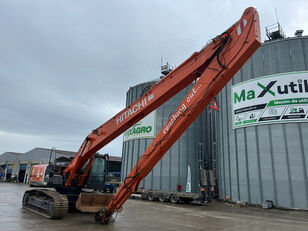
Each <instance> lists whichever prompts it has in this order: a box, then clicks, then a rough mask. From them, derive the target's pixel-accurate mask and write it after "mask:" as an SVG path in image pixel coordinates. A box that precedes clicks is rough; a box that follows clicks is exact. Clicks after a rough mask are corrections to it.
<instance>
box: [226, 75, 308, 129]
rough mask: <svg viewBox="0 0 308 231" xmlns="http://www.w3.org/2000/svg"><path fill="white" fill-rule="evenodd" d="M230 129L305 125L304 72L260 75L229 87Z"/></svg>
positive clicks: (307, 80)
mask: <svg viewBox="0 0 308 231" xmlns="http://www.w3.org/2000/svg"><path fill="white" fill-rule="evenodd" d="M231 94H232V114H233V128H234V129H235V128H239V127H246V126H251V125H259V124H269V123H283V122H308V116H307V114H308V113H307V112H308V72H306V71H305V72H289V73H281V74H276V75H271V76H264V77H261V78H257V79H252V80H248V81H245V82H242V83H239V84H236V85H234V86H232V90H231Z"/></svg>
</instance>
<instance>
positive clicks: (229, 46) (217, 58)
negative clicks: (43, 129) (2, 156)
mask: <svg viewBox="0 0 308 231" xmlns="http://www.w3.org/2000/svg"><path fill="white" fill-rule="evenodd" d="M260 45H261V36H260V26H259V16H258V12H257V11H256V9H254V8H253V7H250V8H247V9H246V10H245V11H244V13H243V15H242V17H241V18H240V20H238V21H237V22H236V23H235V24H233V25H232V26H231V27H230V28H229V29H227V30H226V31H224V32H223V33H222V34H220V35H218V36H216V37H215V38H213V39H211V40H210V41H209V42H208V43H207V45H206V46H205V47H203V48H202V49H201V50H200V51H199V52H195V53H193V54H192V55H191V57H189V58H188V59H187V60H186V61H185V62H183V63H182V64H181V65H180V66H178V67H177V68H176V69H175V70H173V71H172V72H170V73H169V74H168V75H166V76H165V77H164V78H162V79H161V80H160V81H159V82H157V83H155V84H154V85H152V86H151V87H150V88H149V89H148V91H147V92H146V93H144V94H143V95H142V96H141V97H140V98H139V99H137V100H136V101H135V102H134V103H132V104H131V105H129V106H128V107H126V108H125V109H124V110H122V111H121V112H119V113H118V114H116V115H115V116H114V117H113V118H111V119H110V120H108V121H107V122H106V123H104V124H103V125H101V126H100V127H98V128H97V129H94V130H93V131H92V132H91V134H89V135H88V136H87V137H86V139H85V140H84V142H83V143H82V145H81V147H80V149H79V150H78V152H77V154H76V156H75V157H74V159H73V160H72V161H71V162H70V163H69V165H68V166H66V167H63V168H61V167H54V168H53V169H58V170H57V171H56V170H55V171H54V172H53V173H52V174H49V178H48V180H49V181H50V183H49V185H50V187H52V188H55V190H49V189H34V190H29V191H26V192H25V195H24V198H23V206H24V207H25V208H28V209H31V210H33V211H35V212H38V213H40V214H43V215H45V216H47V217H49V218H61V217H63V216H64V215H65V214H66V213H67V209H68V204H69V202H76V205H77V207H79V208H90V207H91V206H92V207H95V209H92V210H91V209H89V211H92V212H93V211H94V212H96V215H95V220H96V222H97V223H101V224H108V223H109V222H111V221H113V218H112V217H113V214H115V213H117V212H118V211H119V210H121V208H122V205H123V204H124V203H125V201H126V200H127V199H128V198H129V197H130V195H131V194H132V193H134V192H135V191H136V190H137V189H138V186H139V183H140V182H141V180H142V179H143V178H144V177H145V176H147V174H148V173H149V172H150V171H151V170H152V169H153V167H154V166H155V164H156V163H157V162H158V161H159V160H160V159H161V158H162V157H163V155H164V154H165V153H166V152H167V151H168V149H169V148H170V147H171V146H172V145H173V144H174V143H175V141H176V140H177V139H178V138H179V137H180V136H181V135H182V133H183V132H184V131H185V130H186V129H187V128H188V127H189V125H190V124H191V123H192V122H193V121H194V120H195V119H196V118H197V117H198V115H199V114H200V113H201V112H202V111H203V110H204V109H205V108H206V107H207V105H209V103H210V102H211V101H212V100H213V99H214V98H215V96H216V95H217V94H218V93H219V92H220V91H221V89H222V88H223V87H224V86H225V85H226V84H227V83H228V82H229V81H230V79H231V78H232V77H233V76H234V75H235V73H236V72H237V71H238V70H239V69H240V68H241V67H242V66H243V65H244V63H245V62H246V61H247V60H248V59H249V57H250V56H251V55H252V54H253V53H254V52H255V51H256V50H257V48H258V47H259V46H260ZM191 83H194V86H193V87H192V88H191V90H190V91H189V93H188V94H187V96H186V97H185V98H184V100H183V101H182V103H181V104H180V105H179V106H178V108H177V109H176V110H175V111H174V113H173V114H172V115H171V117H170V119H169V120H168V121H167V123H166V124H165V125H164V127H163V129H162V130H161V131H160V132H159V134H158V135H157V136H156V138H155V139H154V140H153V142H152V144H151V145H150V146H149V147H148V149H147V150H146V151H145V153H144V154H143V155H142V156H141V157H140V158H139V160H138V161H137V164H136V165H135V167H134V168H133V169H132V171H131V172H130V173H129V175H128V176H127V177H126V178H125V179H124V181H123V183H122V185H121V186H120V187H119V188H118V190H117V192H116V193H115V195H114V196H113V197H112V196H109V197H108V196H107V195H105V194H100V193H92V194H91V193H87V192H83V191H82V189H83V188H84V186H85V184H86V183H85V182H86V181H87V178H88V177H89V171H90V170H91V166H92V164H93V162H94V161H95V160H96V157H97V155H95V154H96V153H97V151H98V150H100V149H101V148H102V147H104V146H105V145H106V144H108V143H109V142H110V141H112V140H113V139H115V138H116V137H117V136H119V135H120V134H122V133H123V132H124V131H126V130H127V129H129V128H130V127H131V126H133V125H134V124H135V123H137V122H138V121H139V120H141V119H142V118H143V117H145V116H146V115H148V114H149V113H150V112H152V111H153V110H155V109H156V108H158V107H159V106H160V105H162V104H163V103H164V102H166V101H167V100H169V99H170V98H171V97H173V96H174V95H175V94H177V93H178V92H180V91H181V90H182V89H184V88H185V87H186V86H188V85H189V84H191ZM106 197H108V198H107V199H106V200H105V198H106ZM67 198H68V199H67ZM71 198H75V200H74V199H71ZM76 198H78V199H77V201H76ZM99 202H101V203H100V204H99ZM81 210H82V209H81Z"/></svg>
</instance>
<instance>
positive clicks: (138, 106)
mask: <svg viewBox="0 0 308 231" xmlns="http://www.w3.org/2000/svg"><path fill="white" fill-rule="evenodd" d="M146 105H147V98H144V99H142V100H141V101H139V102H138V103H135V104H134V105H133V106H132V107H130V108H128V109H127V110H126V111H125V112H123V113H122V114H121V115H120V116H119V117H117V118H116V123H117V125H119V124H120V123H122V122H123V121H124V120H126V119H128V118H129V117H130V116H131V115H133V114H135V113H136V112H138V111H139V110H140V109H143V108H144V107H145V106H146Z"/></svg>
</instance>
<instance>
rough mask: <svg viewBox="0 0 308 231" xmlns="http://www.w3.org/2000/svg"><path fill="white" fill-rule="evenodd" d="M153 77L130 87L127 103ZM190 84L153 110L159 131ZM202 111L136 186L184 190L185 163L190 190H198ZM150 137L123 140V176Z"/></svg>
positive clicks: (203, 121) (146, 145)
mask: <svg viewBox="0 0 308 231" xmlns="http://www.w3.org/2000/svg"><path fill="white" fill-rule="evenodd" d="M153 83H155V82H154V81H151V82H146V83H142V84H138V85H136V86H134V87H131V88H130V89H129V90H128V92H127V95H126V99H127V101H126V105H129V104H131V103H132V102H134V101H135V100H136V99H137V98H139V97H140V96H141V95H142V94H143V93H144V92H146V90H147V89H148V88H149V86H151V85H152V84H153ZM190 88H191V86H189V87H187V88H185V89H183V90H182V91H181V92H179V93H178V94H177V95H175V96H174V97H173V98H172V99H170V100H169V101H167V102H166V103H164V104H163V105H162V106H160V107H159V108H158V109H157V110H155V118H156V119H155V128H156V132H157V133H158V132H159V131H160V130H161V129H162V127H163V125H164V124H165V123H166V122H167V120H168V119H169V117H170V116H171V114H172V113H173V112H174V110H175V109H176V108H177V106H178V105H179V104H180V102H181V101H182V100H183V99H184V97H185V96H186V94H187V93H188V91H189V90H190ZM204 115H205V114H204V113H203V114H202V115H200V116H199V117H198V118H197V120H196V121H195V122H194V123H193V124H192V125H191V126H190V127H189V128H188V130H187V131H186V132H185V133H184V134H183V135H182V136H181V137H180V139H179V140H178V141H177V142H176V143H175V144H174V145H173V146H172V147H171V148H170V150H169V151H168V152H167V153H166V154H165V156H164V157H163V158H162V159H161V160H160V161H159V162H158V163H157V165H156V166H155V167H154V168H153V170H152V171H151V172H150V173H149V174H148V175H147V176H146V178H145V179H144V180H143V181H142V182H141V183H140V186H139V188H145V189H147V190H165V191H178V189H179V188H178V185H181V187H182V192H185V190H186V184H187V175H188V166H189V168H190V171H191V192H192V193H197V192H198V186H199V181H200V177H199V167H198V145H199V146H200V145H202V141H203V140H204V135H205V130H204V129H202V127H204V123H205V120H204ZM152 141H153V138H133V139H130V140H126V141H125V140H124V141H123V151H122V180H123V179H124V178H125V177H126V176H127V175H128V174H129V172H130V171H131V169H132V168H133V166H134V165H135V164H136V162H137V160H138V159H139V157H140V156H141V155H142V154H143V153H144V152H145V150H146V148H147V147H148V146H149V145H150V144H151V142H152Z"/></svg>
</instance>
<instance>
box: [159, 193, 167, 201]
mask: <svg viewBox="0 0 308 231" xmlns="http://www.w3.org/2000/svg"><path fill="white" fill-rule="evenodd" d="M158 201H159V202H165V201H166V194H165V193H160V194H159V195H158Z"/></svg>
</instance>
